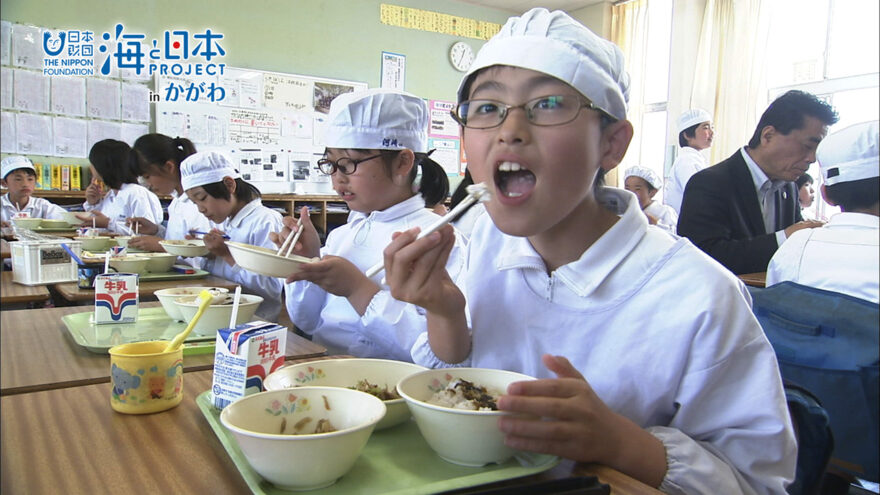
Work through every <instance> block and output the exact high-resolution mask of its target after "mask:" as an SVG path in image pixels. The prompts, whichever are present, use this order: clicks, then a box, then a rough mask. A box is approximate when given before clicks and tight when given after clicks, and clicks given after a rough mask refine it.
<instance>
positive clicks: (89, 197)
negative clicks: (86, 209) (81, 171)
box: [86, 179, 104, 205]
mask: <svg viewBox="0 0 880 495" xmlns="http://www.w3.org/2000/svg"><path fill="white" fill-rule="evenodd" d="M103 197H104V190H103V188H102V187H101V186H100V185H99V184H98V181H97V180H96V179H92V181H91V182H90V183H89V185H88V187H86V201H88V203H89V204H90V205H96V204H98V202H99V201H101V198H103Z"/></svg>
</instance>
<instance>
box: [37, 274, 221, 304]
mask: <svg viewBox="0 0 880 495" xmlns="http://www.w3.org/2000/svg"><path fill="white" fill-rule="evenodd" d="M237 285H238V284H237V283H235V282H230V281H229V280H226V279H224V278H220V277H216V276H214V275H208V276H206V277H202V278H189V279H177V280H157V281H155V282H141V283H139V284H138V293H139V295H140V297H141V298H144V297H153V293H154V292H156V291H157V290H161V289H170V288H173V287H223V288H225V289H229V290H234V289H235V287H236V286H237ZM53 287H54V288H55V290H57V291H58V294H59V295H61V297H63V298H64V299H66V300H68V301H70V302H83V301H92V302H94V300H95V291H94V289H80V288H79V287H77V285H76V282H64V283H61V284H55V285H54V286H53Z"/></svg>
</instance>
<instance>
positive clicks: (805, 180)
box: [794, 172, 813, 189]
mask: <svg viewBox="0 0 880 495" xmlns="http://www.w3.org/2000/svg"><path fill="white" fill-rule="evenodd" d="M794 183H795V184H797V188H798V189H800V188H802V187H804V184H812V183H813V176H812V175H810V174H808V173H806V172H804V175H802V176H800V177H798V178H797V180H796V181H794Z"/></svg>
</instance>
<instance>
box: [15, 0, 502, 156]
mask: <svg viewBox="0 0 880 495" xmlns="http://www.w3.org/2000/svg"><path fill="white" fill-rule="evenodd" d="M382 3H388V4H391V5H398V6H403V7H412V8H417V9H422V10H429V11H433V12H441V13H444V14H451V15H456V16H461V17H467V18H473V19H477V20H483V21H488V22H495V23H498V24H504V22H505V21H506V20H507V18H508V17H509V16H510V15H512V14H511V13H509V12H506V11H502V10H497V9H489V8H485V7H479V6H475V5H471V4H467V3H463V2H458V1H449V0H445V1H439V2H438V1H428V0H391V1H384V2H383V1H381V0H141V1H135V0H77V1H73V2H71V1H70V0H3V3H2V9H0V18H2V19H3V20H6V21H10V22H13V23H21V24H31V25H36V26H40V27H48V28H55V29H84V30H86V29H87V30H91V31H94V32H95V37H96V38H99V37H100V36H101V35H102V34H103V33H105V32H111V33H112V31H113V28H114V26H115V25H116V24H117V23H120V22H121V23H122V24H123V25H124V26H125V31H124V33H130V34H144V35H146V41H147V42H151V41H152V40H153V39H156V40H157V41H158V42H159V43H160V45H161V43H162V39H163V35H164V32H165V31H166V30H169V31H171V30H174V29H188V30H189V31H190V35H192V34H194V33H195V32H204V30H205V29H206V28H210V29H211V30H212V31H214V32H219V33H222V34H223V35H224V39H223V40H222V41H221V46H222V47H223V48H224V49H225V50H226V55H225V56H224V57H223V58H222V59H219V61H220V62H222V63H225V64H227V65H228V66H232V67H242V68H252V69H260V70H269V71H276V72H286V73H293V74H302V75H309V76H320V77H329V78H335V79H347V80H354V81H362V82H366V83H367V85H368V86H369V87H371V88H374V87H378V86H379V84H380V77H381V74H380V71H381V54H382V51H389V52H394V53H399V54H403V55H406V81H405V84H406V87H405V89H406V90H407V91H409V92H410V93H413V94H415V95H418V96H421V97H423V98H429V99H440V100H454V99H455V90H456V89H457V88H458V83H459V81H460V79H461V75H462V74H461V73H460V72H457V71H456V70H455V69H453V68H452V66H451V65H450V63H449V59H448V51H449V47H450V46H451V45H452V43H454V42H455V41H461V40H463V41H466V42H467V43H469V44H470V45H471V46H472V47H473V48H474V51H477V50H478V49H479V48H480V47H481V46H482V45H483V43H484V41H482V40H477V39H473V38H460V37H456V36H449V35H445V34H438V33H432V32H426V31H418V30H415V29H406V28H401V27H395V26H389V25H386V24H382V23H381V22H380V20H379V6H380V5H381V4H382ZM151 129H152V126H151ZM5 155H6V154H3V156H5ZM30 157H31V158H32V159H33V160H34V161H39V162H44V163H79V164H81V165H88V160H86V159H76V158H58V157H41V156H36V155H31V156H30Z"/></svg>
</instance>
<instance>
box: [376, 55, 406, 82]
mask: <svg viewBox="0 0 880 495" xmlns="http://www.w3.org/2000/svg"><path fill="white" fill-rule="evenodd" d="M405 83H406V56H405V55H400V54H397V53H391V52H382V83H381V84H382V86H381V87H383V88H388V89H399V90H400V91H403V90H404V85H405Z"/></svg>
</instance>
